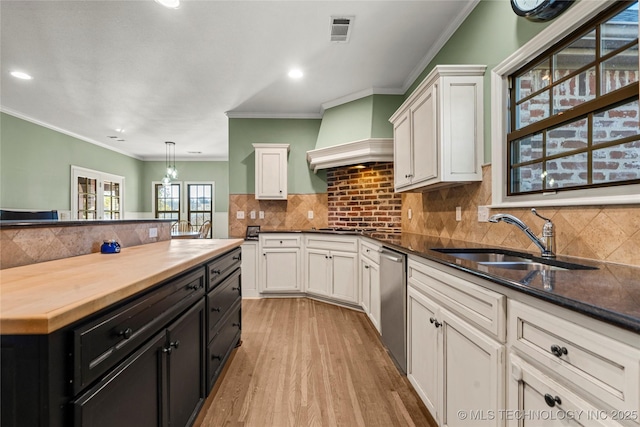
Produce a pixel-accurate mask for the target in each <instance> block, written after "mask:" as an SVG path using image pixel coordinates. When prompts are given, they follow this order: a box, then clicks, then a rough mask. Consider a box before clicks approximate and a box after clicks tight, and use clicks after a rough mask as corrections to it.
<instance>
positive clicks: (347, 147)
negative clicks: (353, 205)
mask: <svg viewBox="0 0 640 427" xmlns="http://www.w3.org/2000/svg"><path fill="white" fill-rule="evenodd" d="M307 161H308V162H309V167H310V168H311V169H313V171H314V172H318V170H320V169H329V168H335V167H340V166H350V165H361V164H363V163H369V162H392V161H393V138H369V139H362V140H359V141H353V142H347V143H345V144H339V145H334V146H333V147H325V148H318V149H315V150H310V151H307Z"/></svg>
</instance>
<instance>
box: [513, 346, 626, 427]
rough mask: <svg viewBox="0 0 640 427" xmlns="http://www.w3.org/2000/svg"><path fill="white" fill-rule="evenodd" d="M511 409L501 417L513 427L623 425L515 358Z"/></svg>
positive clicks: (606, 411)
mask: <svg viewBox="0 0 640 427" xmlns="http://www.w3.org/2000/svg"><path fill="white" fill-rule="evenodd" d="M508 408H509V409H508V410H507V411H505V412H504V413H503V414H500V415H501V416H502V417H503V418H505V419H506V421H507V425H508V426H509V427H547V426H548V427H553V426H619V425H620V424H619V423H618V422H617V421H615V420H614V414H616V413H617V412H616V411H608V410H602V409H601V408H596V407H595V406H593V405H592V404H590V403H589V402H587V401H586V400H584V399H582V398H580V397H579V396H578V395H576V394H575V393H574V392H572V391H571V390H569V389H568V388H567V387H564V386H562V385H560V384H559V383H558V382H556V381H554V380H553V379H552V378H550V377H549V376H547V375H545V374H544V373H543V372H542V371H540V370H538V369H536V368H534V367H533V366H532V365H530V364H529V363H527V362H525V361H523V360H522V359H521V358H519V357H518V356H515V355H513V354H511V355H510V378H509V394H508ZM620 414H622V413H620Z"/></svg>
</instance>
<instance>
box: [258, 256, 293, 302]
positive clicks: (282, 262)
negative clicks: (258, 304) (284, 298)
mask: <svg viewBox="0 0 640 427" xmlns="http://www.w3.org/2000/svg"><path fill="white" fill-rule="evenodd" d="M300 261H301V260H300V248H275V249H271V248H269V249H263V250H262V263H261V264H262V282H261V285H262V286H261V289H260V292H282V291H285V292H286V291H300V282H301V279H302V274H300V267H301V262H300Z"/></svg>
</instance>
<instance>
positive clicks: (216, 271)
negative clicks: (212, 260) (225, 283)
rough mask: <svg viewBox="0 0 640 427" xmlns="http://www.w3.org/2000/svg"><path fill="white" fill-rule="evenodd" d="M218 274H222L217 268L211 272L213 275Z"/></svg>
mask: <svg viewBox="0 0 640 427" xmlns="http://www.w3.org/2000/svg"><path fill="white" fill-rule="evenodd" d="M220 273H222V272H221V271H220V269H217V268H216V269H215V270H213V274H220Z"/></svg>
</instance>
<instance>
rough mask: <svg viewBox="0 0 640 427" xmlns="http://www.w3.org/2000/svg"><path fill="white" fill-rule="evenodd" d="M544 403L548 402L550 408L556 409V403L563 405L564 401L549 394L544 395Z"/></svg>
mask: <svg viewBox="0 0 640 427" xmlns="http://www.w3.org/2000/svg"><path fill="white" fill-rule="evenodd" d="M544 401H545V402H547V405H549V406H550V407H552V408H553V407H554V406H556V403H557V404H558V405H562V400H560V398H559V397H558V396H555V397H554V396H551V395H550V394H549V393H547V394H545V395H544Z"/></svg>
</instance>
